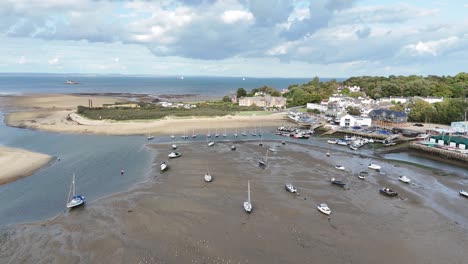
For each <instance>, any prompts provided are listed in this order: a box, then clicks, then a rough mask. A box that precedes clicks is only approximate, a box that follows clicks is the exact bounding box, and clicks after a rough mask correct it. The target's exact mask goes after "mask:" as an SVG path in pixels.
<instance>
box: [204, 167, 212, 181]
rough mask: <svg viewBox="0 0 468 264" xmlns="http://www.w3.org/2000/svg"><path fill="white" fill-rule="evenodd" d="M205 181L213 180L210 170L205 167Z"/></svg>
mask: <svg viewBox="0 0 468 264" xmlns="http://www.w3.org/2000/svg"><path fill="white" fill-rule="evenodd" d="M204 179H205V181H206V182H211V181H212V180H213V177H212V176H211V174H210V171H209V170H208V169H206V173H205V177H204Z"/></svg>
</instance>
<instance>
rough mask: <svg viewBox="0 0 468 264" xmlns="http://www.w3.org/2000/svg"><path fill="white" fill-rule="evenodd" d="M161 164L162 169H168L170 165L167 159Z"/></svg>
mask: <svg viewBox="0 0 468 264" xmlns="http://www.w3.org/2000/svg"><path fill="white" fill-rule="evenodd" d="M159 166H160V168H161V171H166V170H167V169H168V168H169V165H167V163H166V162H165V161H164V162H161V164H160V165H159Z"/></svg>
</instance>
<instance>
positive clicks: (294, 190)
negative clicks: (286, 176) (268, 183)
mask: <svg viewBox="0 0 468 264" xmlns="http://www.w3.org/2000/svg"><path fill="white" fill-rule="evenodd" d="M284 188H285V189H286V191H288V192H290V193H297V189H296V188H294V186H293V185H292V184H290V183H287V184H285V185H284Z"/></svg>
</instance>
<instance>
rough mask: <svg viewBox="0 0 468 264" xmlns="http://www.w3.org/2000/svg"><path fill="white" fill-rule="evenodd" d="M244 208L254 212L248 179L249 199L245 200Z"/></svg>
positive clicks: (248, 211) (247, 211)
mask: <svg viewBox="0 0 468 264" xmlns="http://www.w3.org/2000/svg"><path fill="white" fill-rule="evenodd" d="M244 210H245V212H246V213H248V214H250V213H251V212H252V203H251V202H250V181H247V201H245V202H244Z"/></svg>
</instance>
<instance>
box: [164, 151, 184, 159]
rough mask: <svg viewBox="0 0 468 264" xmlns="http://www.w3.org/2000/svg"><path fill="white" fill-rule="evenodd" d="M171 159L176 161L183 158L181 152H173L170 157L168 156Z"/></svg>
mask: <svg viewBox="0 0 468 264" xmlns="http://www.w3.org/2000/svg"><path fill="white" fill-rule="evenodd" d="M167 156H168V157H169V158H171V159H174V158H178V157H180V156H182V154H181V153H180V152H171V153H169V155H167Z"/></svg>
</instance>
